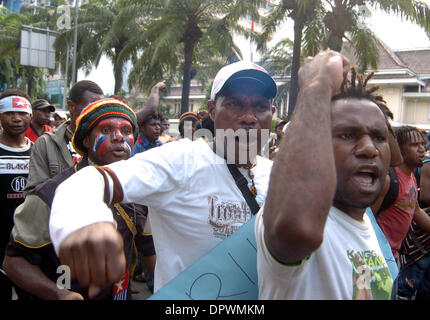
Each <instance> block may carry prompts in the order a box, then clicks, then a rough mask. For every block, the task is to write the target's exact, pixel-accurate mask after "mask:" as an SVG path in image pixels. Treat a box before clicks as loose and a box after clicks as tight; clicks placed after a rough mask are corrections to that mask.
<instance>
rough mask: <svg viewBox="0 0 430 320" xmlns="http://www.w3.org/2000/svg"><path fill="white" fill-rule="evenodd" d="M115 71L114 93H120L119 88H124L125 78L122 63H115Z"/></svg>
mask: <svg viewBox="0 0 430 320" xmlns="http://www.w3.org/2000/svg"><path fill="white" fill-rule="evenodd" d="M113 72H114V78H115V89H114V94H118V92H119V90H121V88H122V80H123V79H122V78H123V70H122V65H121V66H119V65H118V64H117V63H115V65H114V68H113Z"/></svg>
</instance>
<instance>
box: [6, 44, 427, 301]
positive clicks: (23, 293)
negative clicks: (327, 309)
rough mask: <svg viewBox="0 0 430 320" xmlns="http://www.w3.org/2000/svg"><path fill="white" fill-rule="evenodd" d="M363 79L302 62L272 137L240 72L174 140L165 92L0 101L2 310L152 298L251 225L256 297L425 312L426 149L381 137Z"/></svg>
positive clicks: (345, 66)
mask: <svg viewBox="0 0 430 320" xmlns="http://www.w3.org/2000/svg"><path fill="white" fill-rule="evenodd" d="M371 77H372V74H370V75H367V76H365V75H361V74H359V73H358V71H357V68H356V67H354V66H351V65H350V64H349V61H348V60H347V59H346V58H345V57H344V56H342V55H341V54H339V53H336V52H334V51H330V50H327V51H324V52H321V53H319V54H318V55H316V56H315V57H313V58H308V59H307V60H306V61H305V63H304V64H303V66H302V67H301V69H300V71H299V87H300V90H299V96H298V98H297V103H296V106H295V111H294V114H293V115H292V116H291V118H290V120H289V121H288V122H287V121H285V120H278V121H277V122H276V123H275V125H274V130H273V131H274V133H272V134H271V135H270V134H267V133H270V131H271V130H272V123H273V120H272V119H273V115H274V113H275V110H276V108H275V106H274V105H273V99H274V98H275V96H276V94H277V87H276V83H275V81H274V80H273V78H272V77H271V76H270V75H269V73H268V72H267V71H266V70H264V68H262V67H261V66H258V65H256V64H254V63H251V62H247V61H239V62H236V63H232V64H229V65H226V66H224V67H223V68H221V69H220V70H219V72H218V73H217V75H216V77H215V78H214V81H213V85H212V89H211V95H210V99H209V101H208V102H207V111H200V112H186V113H183V114H182V115H181V116H180V118H179V126H178V130H179V135H178V136H172V135H171V134H170V132H171V131H170V130H169V127H170V123H169V119H168V118H167V117H165V116H164V115H162V114H161V113H159V111H158V107H159V96H160V91H165V90H166V85H165V83H164V82H159V83H157V84H156V85H154V87H153V88H152V90H151V92H150V96H149V98H148V100H147V101H146V103H145V104H144V105H143V106H142V107H141V108H139V109H138V110H133V109H132V108H131V107H130V106H129V104H128V102H127V101H126V100H125V99H124V98H121V97H119V96H110V97H105V95H104V93H103V91H102V89H101V88H100V87H99V86H98V85H97V84H96V83H94V82H92V81H89V80H82V81H79V82H77V83H76V84H74V85H73V87H72V88H71V90H70V92H69V97H68V101H67V107H68V111H67V112H65V111H63V110H56V108H55V106H54V105H53V104H51V103H50V102H49V101H47V100H45V99H36V100H34V101H32V99H31V98H30V97H29V96H28V95H27V94H26V93H25V92H23V91H21V90H18V89H7V90H5V91H4V92H2V93H1V94H0V123H1V128H2V129H1V133H0V181H1V182H0V186H1V187H0V196H1V197H2V208H3V209H2V210H3V223H2V227H1V228H0V261H1V262H2V264H0V266H1V268H0V282H1V283H0V296H1V299H3V300H10V299H12V298H13V299H18V300H35V299H36V300H38V299H50V300H56V299H61V300H64V299H67V300H83V299H105V300H106V299H107V300H117V299H119V300H125V299H131V298H132V295H133V293H137V292H138V291H139V290H137V289H136V288H134V287H133V285H132V280H135V281H136V280H138V281H141V280H142V281H146V282H147V284H148V287H149V289H150V291H151V292H157V291H158V290H160V289H161V288H162V287H163V286H165V285H166V284H167V283H168V282H169V281H171V280H172V279H174V278H175V277H176V276H177V275H178V274H180V273H181V272H182V271H184V270H186V269H187V268H188V267H189V266H191V265H192V264H193V263H194V262H195V261H197V260H198V259H199V258H200V257H202V256H203V255H205V254H206V253H208V252H209V251H210V250H211V249H212V248H214V247H215V246H216V245H218V244H219V243H220V242H222V241H223V240H225V239H226V238H228V237H229V236H230V235H231V234H232V233H234V232H235V231H236V230H237V229H238V228H239V227H240V226H242V225H243V224H245V223H247V222H248V221H249V220H251V218H252V217H253V216H255V217H256V218H255V229H254V232H255V236H256V242H257V259H256V261H255V263H256V265H257V271H258V288H259V298H260V299H399V300H411V299H422V300H429V299H430V217H429V216H428V212H430V156H428V155H427V150H426V149H425V146H426V144H427V139H426V136H425V132H423V130H421V129H418V128H416V127H413V126H403V127H398V128H393V127H391V124H390V123H391V120H392V119H393V115H392V113H391V111H390V109H389V105H387V103H386V102H385V100H384V98H383V97H382V96H380V95H378V94H377V91H376V90H377V87H374V86H369V85H368V81H369V79H370V78H371ZM231 137H233V138H231ZM269 138H270V139H269ZM265 148H266V149H265ZM265 150H266V151H265ZM239 181H242V182H243V183H239ZM387 248H388V250H387ZM62 266H66V267H67V268H68V270H70V272H71V282H70V283H69V284H68V283H67V281H65V286H63V287H61V286H59V273H58V270H59V268H61V267H62ZM226 272H228V270H226ZM143 279H144V280H143ZM63 284H64V283H63Z"/></svg>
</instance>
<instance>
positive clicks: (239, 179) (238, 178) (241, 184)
mask: <svg viewBox="0 0 430 320" xmlns="http://www.w3.org/2000/svg"><path fill="white" fill-rule="evenodd" d="M212 151H213V152H214V153H215V154H217V150H216V144H215V142H214V143H213V145H212ZM227 168H228V171H230V174H231V176H232V177H233V179H234V182H236V185H237V187H238V188H239V190H240V192H242V195H243V197H244V198H245V200H246V203H247V204H248V207H249V209H250V210H251V213H252V214H253V215H256V214H257V212H258V211H259V210H260V206H259V204H258V203H257V201H256V200H255V197H254V195H253V194H252V192H251V190H249V187H248V180H246V178H245V177H244V176H243V174H242V173H240V171H239V169H238V168H237V167H236V166H235V165H234V164H227Z"/></svg>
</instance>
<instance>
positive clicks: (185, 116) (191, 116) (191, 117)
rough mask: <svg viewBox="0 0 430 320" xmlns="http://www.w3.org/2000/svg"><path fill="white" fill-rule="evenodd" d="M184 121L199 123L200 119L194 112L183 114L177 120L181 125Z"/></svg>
mask: <svg viewBox="0 0 430 320" xmlns="http://www.w3.org/2000/svg"><path fill="white" fill-rule="evenodd" d="M185 120H191V121H200V118H199V116H198V115H197V113H195V112H185V113H183V114H182V115H181V117H180V118H179V123H181V122H183V121H185Z"/></svg>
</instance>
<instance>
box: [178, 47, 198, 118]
mask: <svg viewBox="0 0 430 320" xmlns="http://www.w3.org/2000/svg"><path fill="white" fill-rule="evenodd" d="M194 44H195V43H194V42H192V41H185V42H184V49H185V50H184V56H185V61H184V78H183V80H182V98H181V114H183V113H185V112H188V110H189V109H188V107H189V106H188V105H189V101H190V87H191V67H192V63H193V51H194Z"/></svg>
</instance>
